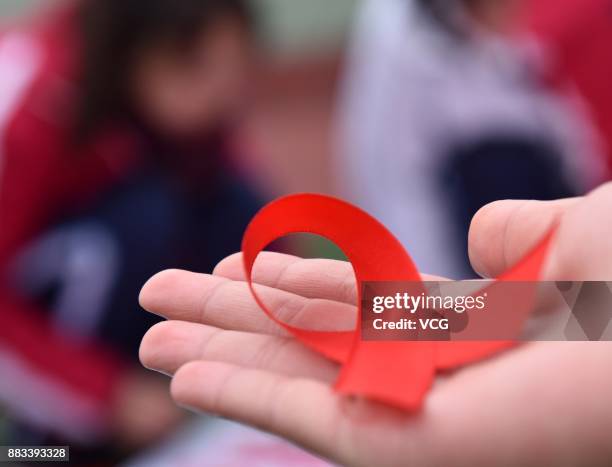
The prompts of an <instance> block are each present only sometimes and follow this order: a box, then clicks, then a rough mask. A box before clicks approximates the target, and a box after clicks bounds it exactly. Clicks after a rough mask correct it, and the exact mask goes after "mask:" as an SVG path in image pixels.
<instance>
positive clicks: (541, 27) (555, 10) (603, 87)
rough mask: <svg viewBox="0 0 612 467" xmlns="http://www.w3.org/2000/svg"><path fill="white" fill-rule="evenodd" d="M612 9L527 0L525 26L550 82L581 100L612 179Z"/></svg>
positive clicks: (603, 0)
mask: <svg viewBox="0 0 612 467" xmlns="http://www.w3.org/2000/svg"><path fill="white" fill-rule="evenodd" d="M611 11H612V3H611V2H610V0H525V1H524V4H523V5H522V8H521V20H522V23H523V25H524V26H525V28H526V30H527V31H528V32H529V33H531V34H534V36H535V37H536V39H537V40H538V41H539V43H540V44H541V46H542V49H543V50H542V54H543V55H544V56H545V57H546V65H547V66H546V69H545V72H546V76H547V78H548V79H549V81H550V83H551V84H552V85H554V86H555V87H556V88H558V89H559V90H561V91H566V92H567V89H568V88H570V89H572V90H574V91H577V92H578V93H579V95H580V96H581V97H582V98H583V100H584V102H585V104H586V108H587V110H588V112H589V114H590V116H591V118H592V120H593V122H594V123H595V125H596V128H597V130H598V135H599V137H600V139H601V141H600V143H601V146H602V152H603V154H604V155H605V160H606V169H607V171H606V174H605V176H606V177H607V178H610V177H611V176H612V87H611V86H610V77H611V76H612V56H611V54H610V43H612V14H611V13H610V12H611Z"/></svg>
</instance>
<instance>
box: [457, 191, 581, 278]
mask: <svg viewBox="0 0 612 467" xmlns="http://www.w3.org/2000/svg"><path fill="white" fill-rule="evenodd" d="M579 200H580V198H568V199H563V200H557V201H531V200H529V201H527V200H505V201H496V202H494V203H491V204H488V205H486V206H485V207H483V208H482V209H481V210H480V211H478V212H477V213H476V215H475V216H474V218H473V219H472V223H471V225H470V232H469V241H468V250H469V256H470V262H471V263H472V267H473V268H474V270H475V271H476V272H478V273H479V274H480V275H481V276H483V277H495V276H497V275H499V274H501V273H502V272H504V271H505V270H506V269H508V268H509V267H511V266H513V265H514V264H515V263H516V262H517V261H519V260H520V259H521V257H522V256H523V255H525V254H526V253H527V252H528V251H529V250H530V249H531V248H532V247H533V246H535V244H536V243H537V241H538V240H539V239H541V238H542V237H543V236H544V235H545V234H546V232H547V231H548V230H549V229H550V228H551V227H552V226H553V225H554V224H555V223H556V222H558V221H559V219H560V218H561V216H563V214H564V213H565V212H567V210H568V209H570V208H571V207H572V206H574V205H575V204H576V203H577V202H578V201H579Z"/></svg>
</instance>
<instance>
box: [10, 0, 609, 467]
mask: <svg viewBox="0 0 612 467" xmlns="http://www.w3.org/2000/svg"><path fill="white" fill-rule="evenodd" d="M80 1H82V2H85V1H89V2H90V3H92V4H95V2H104V1H105V0H71V1H69V2H67V1H66V0H53V1H51V0H2V2H1V3H0V273H1V276H0V445H1V444H20V445H35V444H47V445H48V444H57V445H63V444H68V445H70V446H71V447H72V464H73V465H83V466H88V465H96V466H106V465H126V466H155V465H159V466H243V465H253V466H257V465H261V466H276V465H278V466H281V465H283V466H285V465H296V466H322V465H327V463H326V462H325V461H323V460H320V459H318V458H316V457H314V456H312V455H310V454H308V453H305V452H303V451H301V450H299V449H298V448H296V447H293V446H291V445H289V444H288V443H285V442H284V441H282V440H279V439H276V438H274V437H271V436H269V435H267V434H264V433H260V432H258V431H256V430H253V429H250V428H246V427H243V426H240V425H237V424H233V423H231V422H228V421H224V420H219V419H216V418H214V417H208V416H193V415H188V414H187V413H186V412H185V411H182V410H180V409H178V408H176V407H175V406H174V405H173V404H172V401H170V399H169V396H168V392H167V389H168V381H167V379H166V378H165V377H162V376H161V375H154V374H152V373H150V372H147V371H146V370H144V369H142V368H140V366H139V364H138V361H137V348H138V343H139V340H140V338H141V336H142V335H143V333H144V332H145V330H146V329H147V328H148V327H149V326H150V325H152V324H153V323H154V322H155V321H156V319H157V318H154V317H151V316H148V315H147V314H145V312H144V311H142V310H140V309H139V307H138V304H137V296H138V289H139V288H140V286H141V285H142V284H143V283H144V281H145V280H146V279H147V278H148V277H150V276H151V275H152V274H154V273H155V272H156V271H159V270H162V269H164V268H168V267H181V268H187V269H193V270H197V271H200V272H210V270H211V269H212V267H213V266H214V264H215V263H216V262H217V261H218V260H219V259H221V258H222V257H223V256H225V255H227V254H229V253H232V252H234V251H237V250H238V249H239V241H240V237H241V235H242V231H243V229H244V226H245V225H246V223H247V222H248V219H249V218H250V217H251V216H252V215H253V213H254V212H256V210H257V209H258V208H259V207H260V206H261V205H262V204H263V203H264V202H266V201H268V200H271V199H273V198H275V197H277V196H280V195H284V194H288V193H295V192H303V191H308V192H321V193H328V194H333V195H337V196H341V197H343V198H346V199H348V200H349V201H352V202H354V203H356V204H358V205H359V206H361V207H363V208H364V209H366V210H368V211H369V212H371V213H372V214H374V215H375V216H376V217H378V218H379V219H380V220H381V221H382V222H383V223H385V224H386V225H387V226H388V227H389V228H390V229H391V230H392V231H393V232H394V233H395V234H396V235H397V236H398V238H399V240H400V241H401V242H402V243H403V244H404V246H405V247H406V248H407V249H408V251H409V252H410V254H411V255H412V256H413V258H414V259H415V261H416V263H417V265H418V266H419V267H420V268H421V269H422V270H423V271H426V272H429V273H434V274H439V275H445V276H448V277H453V278H468V277H474V271H473V270H472V269H471V267H470V265H469V262H468V261H467V255H466V240H467V232H468V228H469V221H470V219H471V217H472V215H473V214H474V213H475V212H476V211H477V210H478V209H479V208H480V207H481V206H483V205H485V204H486V203H488V202H490V201H493V200H496V199H505V198H524V199H554V198H560V197H567V196H574V195H579V194H582V193H585V192H586V191H588V190H590V189H592V188H594V187H596V186H597V185H598V184H600V183H602V182H603V181H606V180H608V179H609V178H610V167H612V165H611V164H610V161H611V160H612V92H611V91H610V86H609V80H610V77H611V76H612V57H611V56H610V54H609V47H608V44H609V43H610V40H612V37H611V34H612V2H610V1H607V0H588V1H583V0H523V1H521V0H490V1H488V0H447V1H445V0H441V1H438V0H431V1H426V0H332V1H330V0H309V1H303V0H253V1H251V2H248V0H245V2H246V3H245V4H248V5H250V7H251V8H252V10H253V12H254V13H255V14H254V18H255V19H254V20H251V19H248V20H245V19H244V18H243V16H244V15H243V13H242V12H241V11H242V10H241V8H242V7H241V6H240V5H241V4H242V2H241V1H238V0H236V2H234V0H232V2H228V3H232V4H234V3H237V4H238V5H239V6H238V7H236V9H233V10H232V9H230V10H229V11H230V13H229V17H230V18H233V19H234V20H235V19H237V18H238V19H239V21H238V22H236V21H229V22H228V21H224V20H227V19H228V16H227V11H225V10H223V9H221V10H219V11H221V12H222V13H220V14H218V13H214V15H216V16H214V15H213V14H212V13H210V15H209V16H211V17H212V16H214V17H215V18H216V19H215V21H216V23H215V21H213V22H212V23H213V25H217V28H216V29H215V28H212V29H211V30H212V31H214V32H212V33H210V34H209V35H205V34H202V35H201V36H200V35H198V33H199V29H198V27H199V26H197V25H196V34H195V35H193V37H191V36H189V38H187V39H186V40H187V42H186V43H183V42H180V41H182V40H183V39H185V38H183V37H182V35H183V34H182V32H180V31H179V32H176V31H175V30H170V32H168V30H166V29H165V25H164V23H163V21H161V22H160V21H159V18H157V19H156V18H155V16H154V14H153V13H152V14H151V15H148V14H145V12H148V11H149V10H148V8H152V7H151V5H152V4H155V5H162V6H161V7H160V9H161V10H160V11H162V10H163V5H164V4H166V8H167V7H168V6H167V5H168V4H170V5H176V8H178V7H179V5H190V6H189V7H185V8H192V9H195V10H194V11H198V10H197V8H198V7H197V6H196V7H194V6H193V5H194V2H193V1H190V0H176V1H175V3H174V4H173V3H172V2H171V1H169V0H155V1H154V2H152V3H149V2H147V1H145V0H142V1H140V4H139V3H138V2H139V0H126V2H125V4H126V5H128V4H129V5H130V6H131V7H133V8H131V9H130V8H127V7H126V9H125V10H121V8H120V7H117V8H118V9H117V10H116V11H115V14H117V11H123V13H124V14H125V15H126V17H127V16H128V15H131V16H130V19H129V21H127V20H126V22H125V24H128V25H131V26H132V29H138V28H139V27H140V22H141V21H145V20H144V19H143V18H145V17H146V18H148V19H147V20H146V21H148V22H149V23H148V24H149V29H150V31H152V32H153V34H150V35H149V36H146V34H147V32H145V33H143V34H144V37H145V39H142V38H141V39H138V40H141V42H142V43H139V47H136V48H134V50H135V51H136V52H135V53H133V54H132V55H130V56H129V57H130V58H129V60H130V61H131V62H130V63H131V66H132V65H133V68H134V70H136V71H138V73H136V71H134V70H132V68H130V70H132V71H133V73H132V74H129V73H127V74H125V75H124V74H121V70H119V72H116V70H109V69H108V68H109V67H108V63H107V64H106V66H107V68H106V69H105V68H104V67H102V66H101V65H100V64H99V63H96V60H97V58H96V57H98V56H97V55H96V53H100V56H102V57H103V56H104V53H103V52H104V51H105V49H100V48H99V47H100V43H98V42H96V40H98V41H101V42H102V43H104V40H103V39H104V38H107V37H106V36H108V34H107V33H108V31H109V30H110V29H111V28H113V27H114V28H116V29H119V28H120V26H117V25H116V24H115V23H113V21H110V22H109V23H108V24H106V25H105V23H103V22H102V21H100V18H94V20H93V21H92V22H91V23H86V24H87V25H88V26H86V27H85V28H84V30H85V31H86V32H85V33H83V32H82V31H81V30H79V31H81V32H80V33H76V34H74V31H76V30H77V28H75V27H74V22H75V21H77V19H75V17H74V16H72V15H70V14H66V15H65V14H64V13H62V14H59V15H58V16H57V17H56V15H57V14H58V13H57V12H63V11H64V10H66V9H67V10H70V9H71V8H73V5H79V2H80ZM108 1H109V4H113V5H119V4H120V2H119V0H108ZM203 3H211V4H216V3H219V2H215V1H214V0H206V2H204V0H203ZM222 3H223V2H222V1H221V2H220V3H219V4H222ZM211 8H212V7H211ZM215 8H216V7H215ZM232 8H233V7H232ZM94 11H96V10H94ZM102 11H105V10H104V9H102ZM156 11H157V10H156ZM210 11H211V12H216V11H217V10H215V9H214V8H213V9H211V10H210ZM123 13H122V14H123ZM139 15H141V16H139ZM115 16H116V15H115ZM169 16H170V15H169ZM79 18H80V17H79ZM173 18H174V16H173ZM176 18H178V19H176V21H177V24H182V23H181V22H184V23H185V24H190V21H189V19H185V18H184V17H181V16H180V15H177V17H176ZM123 19H124V18H122V17H119V18H118V21H117V22H116V23H117V24H121V22H122V21H123ZM155 21H157V23H155ZM250 21H253V23H256V27H254V28H253V29H255V30H256V32H255V33H254V34H251V32H252V31H250V29H249V27H245V25H247V26H248V24H249V22H250ZM46 22H50V23H51V26H49V25H48V24H47V23H46ZM41 24H43V25H42V26H41ZM112 24H115V26H111V25H112ZM207 24H208V23H207ZM92 25H93V26H92ZM151 25H153V26H151ZM237 26H238V28H236V27H237ZM47 28H50V29H47ZM105 28H106V29H105ZM151 28H152V29H151ZM155 28H157V29H158V30H159V31H158V30H156V29H155ZM67 29H68V30H69V33H68V34H67V35H66V30H67ZM94 29H95V30H94ZM107 29H108V30H107ZM129 29H130V28H129V27H128V31H127V32H126V31H123V33H122V34H123V35H121V36H119V37H120V38H122V39H121V40H123V41H125V42H126V43H127V42H129V41H131V40H134V41H135V40H136V39H134V37H133V35H131V34H130V32H129ZM247 29H249V33H248V34H246V35H245V31H246V30H247ZM40 31H44V33H42V35H39V34H41V33H40ZM49 31H51V32H49ZM58 31H59V32H58ZM147 31H149V30H147ZM150 31H149V32H150ZM162 31H163V34H162ZM158 32H159V36H160V37H163V38H165V37H166V36H165V35H164V34H168V37H170V39H168V41H166V42H164V40H162V41H161V42H160V43H158V42H156V41H155V40H154V39H152V38H155V37H156V34H157V33H158ZM90 33H91V35H90ZM173 35H174V36H177V38H178V39H177V42H176V44H175V43H174V42H173V39H172V38H173V37H174V36H173ZM136 36H137V35H136ZM66 37H68V39H66ZM92 37H94V38H97V39H91V38H92ZM32 38H34V39H32ZM58 38H59V39H58ZM100 38H102V39H100ZM126 38H127V39H126ZM211 38H212V39H211ZM36 41H40V42H41V43H42V44H43V45H44V46H45V47H47V46H48V49H47V48H45V47H43V48H42V49H40V50H43V52H40V50H39V49H38V48H37V47H36V46H34V47H33V46H32V44H36V43H37V42H36ZM88 41H90V42H91V43H88ZM199 41H201V42H199ZM66 44H68V45H66ZM160 44H161V45H160ZM177 44H179V45H180V46H179V47H175V46H176V45H177ZM185 44H187V45H188V47H186V49H188V50H190V51H191V50H192V49H193V50H195V52H194V53H192V54H190V53H186V54H185V53H184V50H183V46H184V45H185ZM193 44H195V46H194V47H191V45H193ZM83 47H84V48H83ZM87 47H91V48H87ZM96 47H98V48H96ZM81 48H83V50H89V51H90V52H91V51H93V52H91V53H90V54H89V56H88V57H85V58H83V57H80V58H77V60H76V63H77V65H74V64H73V62H72V61H71V59H70V57H72V55H71V54H75V55H76V56H78V55H79V53H81V54H82V50H81ZM67 49H70V50H69V52H70V53H68V54H67V55H69V59H67V60H66V61H65V57H64V53H65V52H66V50H67ZM72 49H75V50H77V52H74V50H72ZM247 50H248V58H245V56H244V55H245V54H246V51H247ZM79 51H80V52H79ZM101 51H102V52H101ZM116 52H117V54H118V55H121V53H120V52H121V51H120V49H119V51H117V50H116ZM41 57H42V58H41ZM86 58H87V59H86ZM107 58H108V57H107ZM111 58H112V55H111ZM40 60H42V61H43V62H44V63H48V65H45V66H43V67H39V68H37V67H36V66H34V65H32V63H36V62H37V61H40ZM99 61H101V59H100V60H99ZM90 62H92V63H93V66H94V67H93V68H92V70H93V74H89V75H88V74H87V73H84V74H83V76H85V77H83V76H81V75H79V74H78V73H77V74H76V75H75V72H74V69H78V70H80V68H79V67H80V66H83V68H84V69H86V66H87V63H90ZM200 62H202V63H204V65H202V63H200ZM121 63H123V62H121ZM134 64H136V65H134ZM111 65H112V63H111ZM96 66H99V67H98V68H96ZM111 68H112V66H111ZM118 68H121V67H118ZM100 69H102V70H103V71H105V72H108V73H109V76H111V78H113V79H115V78H117V76H119V78H117V79H119V80H124V81H125V82H121V84H122V86H120V87H118V88H117V89H118V90H119V91H117V89H114V88H109V87H108V86H106V83H105V82H104V81H105V78H102V79H96V78H99V77H100V76H105V75H103V74H100V73H98V72H99V71H100ZM247 69H248V71H247ZM89 71H91V70H89ZM64 72H66V76H64ZM29 73H30V74H32V76H34V78H35V79H33V81H32V83H33V84H32V83H30V84H29V85H28V86H26V88H27V89H26V90H25V91H24V90H23V89H21V87H20V86H19V85H17V84H15V83H19V82H21V81H20V80H22V79H23V76H25V75H28V74H29ZM71 73H72V74H71ZM96 73H97V74H96ZM115 75H117V76H115ZM58 77H59V78H58ZM87 77H88V78H87ZM87 79H89V80H90V81H91V83H89V84H90V85H91V89H90V87H87V86H85V84H84V83H85V82H86V81H87ZM128 81H129V82H128ZM87 82H88V81H87ZM134 83H136V86H134ZM202 83H204V85H202ZM124 85H125V86H124ZM124 87H125V89H124ZM30 88H31V89H30ZM92 89H93V90H92ZM109 89H110V91H109ZM209 89H214V90H215V92H211V93H210V94H212V95H207V93H208V92H209ZM75 90H76V91H77V92H74V91H75ZM18 91H19V95H18ZM115 91H116V92H115ZM243 92H244V94H243ZM96 93H101V94H96ZM124 94H125V95H124ZM100 95H101V96H102V98H100V97H99V96H100ZM41 96H42V97H41ZM75 96H76V97H75ZM192 96H193V102H200V104H199V106H198V104H193V105H189V104H190V102H189V101H191V97H192ZM87 99H90V101H88V100H87ZM96 99H97V100H96ZM197 99H200V100H199V101H197ZM83 102H85V103H87V102H89V104H88V105H91V106H92V108H93V109H94V111H96V112H98V113H97V114H96V113H94V116H96V115H97V117H96V118H97V120H94V122H96V125H95V126H94V130H95V131H94V132H93V134H94V136H95V138H93V139H92V141H93V142H92V141H89V139H90V138H91V131H90V130H91V128H89V129H88V131H89V133H86V134H87V138H86V140H87V141H88V142H87V144H81V143H82V141H80V140H79V142H78V144H74V141H72V136H70V135H71V134H72V133H71V132H72V130H73V128H72V127H73V126H74V127H80V123H82V122H79V121H78V118H75V119H74V121H73V120H72V116H73V114H72V113H71V112H72V111H73V110H74V109H77V111H76V113H75V114H79V115H80V113H79V110H78V109H80V107H81V106H82V107H83V108H85V109H88V108H89V107H87V106H86V105H85V104H83ZM92 102H93V104H92ZM9 103H11V104H10V105H9ZM109 103H111V104H112V105H114V106H115V107H116V108H114V110H115V112H114V113H110V112H109V110H108V106H109ZM81 104H83V105H81ZM101 109H102V111H104V112H107V113H103V114H102V115H103V117H104V118H103V119H102V123H103V124H101V123H100V118H101V117H100V115H99V114H100V112H101ZM211 109H212V110H211ZM90 110H91V109H90ZM111 110H113V109H112V108H111ZM168 115H169V116H170V117H169V119H168ZM81 117H82V118H83V119H85V117H87V118H90V117H91V114H88V113H83V115H82V116H81ZM200 117H201V118H200ZM199 118H200V120H201V121H199V120H198V119H199ZM179 121H180V122H182V126H180V125H179V126H176V125H175V124H176V122H179ZM66 122H68V123H66ZM109 123H110V125H109ZM200 124H201V126H200ZM79 134H80V133H79ZM77 139H78V138H77ZM90 146H91V147H90ZM84 148H85V149H84ZM98 159H100V161H103V162H104V164H102V165H96V163H95V162H93V161H97V160H98ZM109 160H114V162H112V164H116V165H112V164H111V163H109V162H108V161H109ZM100 161H98V162H100ZM105 164H106V165H105ZM109 164H110V165H109ZM111 165H112V167H113V169H112V170H109V168H108V167H109V166H111ZM107 172H108V173H110V172H112V173H111V175H109V174H108V173H107ZM117 174H119V176H118V175H117ZM273 248H275V249H277V250H281V251H284V252H287V253H292V254H298V255H302V256H320V257H330V258H338V259H342V258H343V255H342V252H341V251H339V250H338V249H337V248H336V247H335V246H334V245H331V244H329V243H328V242H326V241H324V240H322V239H319V238H313V237H311V236H302V235H298V236H293V237H291V238H289V239H286V240H285V241H281V242H279V244H278V245H274V246H273Z"/></svg>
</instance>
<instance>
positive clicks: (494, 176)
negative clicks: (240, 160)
mask: <svg viewBox="0 0 612 467" xmlns="http://www.w3.org/2000/svg"><path fill="white" fill-rule="evenodd" d="M518 3H519V2H517V1H514V0H496V1H489V0H486V1H485V0H483V1H478V0H449V1H447V0H439V1H438V0H431V1H429V0H427V1H426V0H410V1H405V0H371V1H365V2H364V4H363V6H362V10H361V12H360V15H359V18H358V21H357V24H356V29H355V38H354V43H353V45H352V48H351V51H350V53H349V58H348V66H347V71H346V80H345V85H344V91H343V96H342V98H341V105H340V112H339V125H338V127H339V136H338V139H339V145H338V146H339V151H338V157H337V161H336V172H337V179H338V181H339V189H340V191H341V192H342V194H343V195H344V196H345V197H347V198H348V199H350V200H351V201H353V202H355V203H356V204H358V205H360V206H361V207H363V208H365V209H366V210H368V211H370V212H372V213H373V214H374V215H376V216H377V217H378V218H379V219H380V220H381V221H382V222H383V223H385V224H386V225H387V226H389V228H390V229H391V230H392V231H393V232H395V233H396V235H397V236H398V238H399V240H400V241H401V242H402V243H403V244H404V245H405V246H406V247H407V248H408V249H409V250H410V251H411V252H412V254H413V257H414V259H415V262H416V264H417V265H418V266H419V267H420V268H421V269H423V270H425V271H428V272H432V273H436V274H442V275H446V276H449V277H464V276H465V274H466V273H471V274H473V271H472V270H471V268H470V265H469V262H468V258H467V257H466V256H465V254H464V253H463V252H464V245H465V243H466V241H467V231H468V226H469V222H470V219H471V218H472V216H473V215H474V214H475V213H476V211H477V210H478V209H479V208H480V207H482V206H483V205H485V204H487V203H488V202H491V201H494V200H496V199H504V198H520V199H530V198H535V199H554V198H559V197H566V196H570V195H572V194H574V193H578V192H583V191H584V190H585V189H587V188H588V187H591V186H593V185H594V184H595V183H596V182H597V180H598V172H599V171H600V169H599V168H598V164H599V162H598V158H597V157H598V156H597V154H598V153H597V147H596V145H595V143H594V138H593V133H592V129H591V126H590V122H589V121H588V118H587V117H586V116H585V115H584V112H583V111H582V109H581V108H580V106H579V105H578V104H576V103H575V102H574V99H573V98H570V97H567V98H566V97H565V96H561V95H558V94H556V93H554V92H552V91H551V90H549V89H548V87H547V86H546V84H545V83H544V80H543V79H542V78H541V77H540V70H539V67H540V65H539V57H538V56H537V53H536V51H535V50H534V47H533V46H532V44H531V42H530V41H528V40H527V39H522V38H520V37H519V35H518V34H515V32H514V31H515V29H516V23H517V20H516V19H515V18H516V17H517V15H518V13H517V11H519V10H518V8H519V5H518Z"/></svg>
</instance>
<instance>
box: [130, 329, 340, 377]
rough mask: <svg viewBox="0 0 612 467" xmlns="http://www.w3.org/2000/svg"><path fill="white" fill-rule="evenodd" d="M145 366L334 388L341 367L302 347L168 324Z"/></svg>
mask: <svg viewBox="0 0 612 467" xmlns="http://www.w3.org/2000/svg"><path fill="white" fill-rule="evenodd" d="M139 355H140V361H141V362H142V364H143V365H144V366H145V367H147V368H150V369H154V370H158V371H161V372H163V373H165V374H168V375H171V374H173V373H174V372H176V370H177V369H178V368H179V367H181V366H182V365H184V364H186V363H188V362H191V361H196V360H207V361H217V362H225V363H231V364H233V365H238V366H243V367H250V368H257V369H262V370H267V371H270V372H273V373H279V374H283V375H286V376H293V377H303V378H312V379H317V380H321V381H324V382H327V383H330V382H331V381H333V380H334V379H335V377H336V376H337V372H338V367H337V365H335V364H334V363H332V362H331V361H329V360H327V359H325V358H323V357H321V356H319V355H318V354H316V353H314V352H312V351H310V350H309V349H307V348H306V347H304V346H303V345H301V344H300V343H299V342H298V341H296V340H294V339H290V338H286V337H278V336H266V335H263V334H252V333H247V332H240V331H225V330H223V329H219V328H215V327H212V326H206V325H203V324H195V323H187V322H185V321H163V322H161V323H158V324H156V325H155V326H153V327H152V328H151V329H149V331H148V332H147V333H146V334H145V336H144V337H143V339H142V343H141V345H140V352H139Z"/></svg>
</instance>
